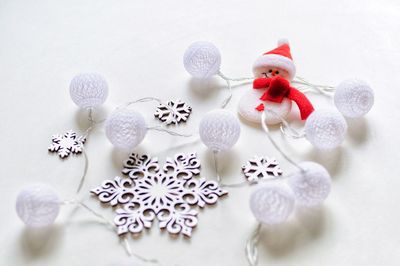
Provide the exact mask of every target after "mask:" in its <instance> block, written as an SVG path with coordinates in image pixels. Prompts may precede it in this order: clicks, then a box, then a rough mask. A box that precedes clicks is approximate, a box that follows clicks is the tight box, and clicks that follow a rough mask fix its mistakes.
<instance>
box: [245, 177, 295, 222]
mask: <svg viewBox="0 0 400 266" xmlns="http://www.w3.org/2000/svg"><path fill="white" fill-rule="evenodd" d="M294 202H295V200H294V195H293V192H292V191H291V190H290V189H289V188H287V187H286V186H285V185H284V184H263V185H258V186H257V188H256V189H255V190H254V191H253V193H252V194H251V197H250V209H251V211H252V212H253V215H254V217H255V218H256V219H257V220H258V221H260V222H262V223H264V224H278V223H282V222H284V221H286V219H287V218H288V217H289V216H290V214H291V213H292V212H293V209H294Z"/></svg>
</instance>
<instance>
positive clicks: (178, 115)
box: [154, 100, 192, 125]
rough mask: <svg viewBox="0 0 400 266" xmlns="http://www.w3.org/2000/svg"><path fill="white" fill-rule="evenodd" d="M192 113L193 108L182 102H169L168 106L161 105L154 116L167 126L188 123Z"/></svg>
mask: <svg viewBox="0 0 400 266" xmlns="http://www.w3.org/2000/svg"><path fill="white" fill-rule="evenodd" d="M191 112H192V107H190V106H189V105H187V104H186V103H185V102H183V101H181V100H176V101H169V102H168V103H167V104H163V103H160V104H159V105H158V106H157V109H156V111H155V113H154V116H155V117H156V118H158V119H159V120H160V121H162V122H163V123H165V124H166V125H170V124H175V125H176V124H179V123H180V122H186V121H187V119H188V118H189V116H190V113H191Z"/></svg>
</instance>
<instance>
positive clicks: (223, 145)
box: [199, 109, 240, 152]
mask: <svg viewBox="0 0 400 266" xmlns="http://www.w3.org/2000/svg"><path fill="white" fill-rule="evenodd" d="M199 134H200V138H201V141H202V142H203V143H204V144H205V145H206V146H207V147H208V148H210V149H211V150H213V151H216V152H219V151H226V150H229V149H230V148H232V146H233V145H235V143H236V142H237V141H238V139H239V136H240V123H239V121H238V119H237V118H236V117H235V116H234V115H233V114H231V113H230V112H228V111H226V110H223V109H217V110H213V111H210V112H208V113H207V114H206V115H205V116H204V117H203V119H202V120H201V121H200V125H199Z"/></svg>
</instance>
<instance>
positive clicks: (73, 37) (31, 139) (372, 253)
mask: <svg viewBox="0 0 400 266" xmlns="http://www.w3.org/2000/svg"><path fill="white" fill-rule="evenodd" d="M399 16H400V5H399V2H398V1H375V2H374V1H296V3H295V1H282V0H281V1H254V2H250V1H207V2H206V1H175V0H174V1H128V0H119V1H104V0H100V1H99V0H96V1H94V0H93V1H78V0H71V1H50V0H49V1H22V0H14V1H11V0H10V1H6V0H1V1H0V88H1V97H0V106H1V112H0V121H1V138H0V147H1V158H0V159H1V160H0V162H1V167H0V177H1V179H0V180H1V181H0V190H1V193H0V197H1V204H0V213H1V224H0V225H1V226H0V240H1V241H0V265H4V266H9V265H40V266H46V265H52V266H53V265H60V266H61V265H68V266H70V265H96V266H97V265H98V266H103V265H104V266H105V265H106V264H107V263H108V262H112V261H116V260H117V259H118V257H121V258H124V257H125V256H126V255H125V252H124V250H123V248H122V246H121V245H120V244H119V242H118V238H117V237H116V235H115V234H114V233H113V232H112V231H110V230H108V229H106V228H105V227H104V226H103V225H101V224H99V223H98V222H96V219H95V218H94V217H92V216H91V215H90V214H88V213H86V212H85V211H84V210H81V209H77V210H74V209H73V208H72V207H63V208H62V214H61V215H60V217H59V218H58V219H57V223H56V226H55V227H54V228H53V229H52V230H51V233H50V234H48V236H47V237H46V238H45V239H43V238H42V239H40V241H36V242H35V241H34V240H35V239H36V238H33V237H32V234H31V233H29V231H27V230H25V229H24V226H23V224H22V223H21V222H20V221H19V219H18V218H17V217H16V214H15V211H14V204H15V203H14V202H15V197H16V194H17V193H18V191H19V189H20V188H21V187H22V186H24V185H26V184H28V183H32V182H39V181H40V182H47V183H50V184H51V185H53V186H54V187H55V188H56V189H57V190H58V191H59V192H60V195H61V197H62V198H64V199H70V198H72V197H73V196H74V191H75V189H76V186H77V183H78V181H79V176H80V174H81V172H82V167H83V157H75V158H69V159H68V160H65V161H61V160H59V159H58V157H57V156H53V155H48V153H47V151H46V149H47V146H48V145H49V143H50V136H51V135H52V134H54V133H61V132H63V131H65V130H67V129H77V130H80V131H83V130H84V129H85V127H86V126H87V124H86V121H85V114H84V113H82V112H80V111H79V110H78V108H77V107H76V106H75V105H74V104H73V102H72V101H71V100H70V98H69V95H68V86H69V82H70V80H71V78H72V77H73V76H74V75H75V74H76V73H79V72H85V71H95V72H99V73H102V74H103V75H104V76H105V77H106V78H107V80H108V82H109V87H110V95H109V98H108V100H107V102H106V105H105V107H104V109H103V110H101V111H100V112H98V113H97V117H98V118H102V117H105V116H106V115H107V114H108V113H109V112H110V111H111V110H113V108H115V106H116V105H118V104H121V103H123V102H125V101H127V99H130V100H134V99H137V98H140V97H144V96H156V97H159V98H162V99H165V100H168V99H174V98H177V97H179V98H182V99H184V100H187V101H188V102H190V104H191V105H192V106H193V109H194V111H193V114H192V116H191V117H190V120H189V122H188V123H187V125H186V126H181V127H179V128H178V129H177V130H180V131H181V132H195V131H196V130H197V124H198V122H199V120H200V119H201V117H202V115H203V114H204V113H205V112H206V111H207V110H210V109H213V108H215V107H217V106H218V105H219V104H220V103H221V101H222V99H223V98H224V96H225V95H226V93H227V91H226V90H224V89H223V88H224V87H223V85H224V83H223V82H221V81H220V80H217V79H216V80H215V81H210V82H209V83H208V85H207V84H206V85H204V84H198V83H196V82H194V81H192V80H191V79H190V77H189V75H188V74H187V73H186V72H185V70H184V69H183V66H182V55H183V52H184V50H185V48H186V47H187V46H188V45H189V44H190V43H192V42H193V41H197V40H209V41H212V42H214V43H215V44H216V45H217V46H218V47H219V48H220V50H221V53H222V71H223V72H224V73H225V74H226V75H229V76H232V77H241V76H249V75H251V65H252V63H253V61H254V60H255V58H256V57H257V56H258V55H259V54H261V53H262V52H265V51H267V50H270V49H272V48H274V47H275V45H276V41H277V39H278V38H280V37H287V38H288V39H289V40H290V42H291V46H292V54H293V57H294V58H295V61H296V64H297V69H298V74H299V75H301V76H303V77H306V78H308V79H309V80H312V81H314V82H318V83H325V84H333V85H335V84H337V83H338V82H340V81H341V80H343V79H344V78H348V77H359V78H361V79H364V80H366V81H367V82H369V83H370V84H371V86H372V87H373V88H374V89H375V92H376V104H375V106H374V108H373V110H372V111H371V112H370V113H369V114H368V115H367V116H366V117H365V119H361V120H357V121H349V134H348V136H347V138H346V141H345V143H344V144H343V145H342V147H341V148H340V149H338V150H336V151H333V152H330V153H325V154H318V153H317V152H316V151H314V150H313V148H312V147H311V145H309V144H308V143H306V141H305V140H295V141H294V140H286V139H284V138H283V137H281V135H280V133H279V131H278V130H275V131H274V137H275V139H277V141H279V143H280V144H281V145H282V147H284V148H285V150H286V151H287V152H288V153H290V154H291V155H292V156H293V157H294V158H296V159H297V160H299V161H300V160H310V159H311V160H316V161H318V162H319V163H321V164H323V165H325V166H326V167H327V168H328V170H329V171H330V173H331V174H332V177H333V190H332V193H331V196H330V197H329V199H328V200H327V201H326V204H325V205H324V206H323V208H321V209H319V210H315V211H313V212H312V213H308V214H303V215H300V216H298V218H297V219H292V221H291V222H289V223H288V224H286V225H283V226H279V227H276V228H271V229H269V228H265V230H264V237H263V241H262V244H260V252H261V258H260V265H275V266H278V265H285V266H290V265H296V266H299V265H303V266H309V265H324V266H329V265H335V266H336V265H399V260H400V226H399V224H400V213H399V207H398V204H399V201H400V193H399V186H400V171H399V153H398V149H399V145H400V142H399V135H400V130H399V118H400V117H399V116H400V112H399V103H398V97H399V96H400V94H399V84H400V75H398V71H399V70H400V63H399V62H400V37H399V36H400V35H399V29H400V17H399ZM250 89H251V86H249V85H247V86H243V87H238V88H236V89H235V94H234V99H233V101H232V102H231V104H230V105H229V107H228V109H229V110H231V111H232V112H234V113H236V106H237V102H238V100H239V98H240V94H242V93H243V92H245V91H246V90H250ZM310 97H311V99H312V101H313V102H314V103H315V106H316V108H321V107H324V106H327V105H330V104H331V102H330V101H329V99H326V98H323V97H321V96H318V95H311V96H310ZM153 107H154V105H153V104H142V105H140V106H137V108H138V109H139V110H140V111H141V112H142V113H143V114H146V117H147V121H148V123H149V124H150V125H154V124H158V122H157V121H155V120H154V119H153V118H152V111H153ZM294 117H295V115H294ZM186 141H187V140H185V139H176V138H174V137H170V136H167V135H165V134H160V133H154V132H152V133H150V134H148V136H147V137H146V139H145V141H144V142H143V143H142V144H141V145H140V147H139V148H138V149H137V151H139V152H146V153H149V154H153V155H157V156H159V157H160V160H162V161H163V160H164V159H165V157H166V156H172V155H173V154H174V153H176V152H177V151H180V152H186V151H187V152H189V151H196V152H198V154H199V156H200V158H201V161H202V166H203V168H202V169H203V170H202V175H203V176H205V177H208V178H214V175H213V168H212V160H211V156H210V155H211V154H210V152H209V151H207V149H206V148H205V146H203V145H202V144H201V143H196V144H191V145H186V146H184V147H182V148H180V149H178V150H172V149H169V148H170V147H173V146H174V145H175V144H176V143H178V142H179V143H184V142H186ZM86 148H87V153H88V156H89V158H90V166H89V173H88V179H87V182H86V184H85V187H84V189H85V191H88V190H89V189H90V188H93V187H94V186H97V185H98V184H99V183H100V182H101V181H102V180H104V179H107V178H111V177H113V176H115V175H117V174H119V171H120V168H121V162H122V160H123V159H124V158H125V156H126V154H121V153H119V152H117V151H115V150H113V149H112V146H111V144H110V143H109V142H108V141H107V139H106V138H105V135H104V130H103V128H102V127H99V128H97V129H96V130H95V132H94V134H93V135H92V138H91V139H90V140H89V141H88V143H87V145H86ZM253 155H270V156H276V157H277V158H278V160H280V161H281V163H282V168H283V169H284V171H285V172H286V173H289V172H290V171H292V170H293V168H292V167H291V166H290V165H289V164H288V163H286V162H285V161H284V160H283V159H282V158H281V156H279V155H278V153H277V152H276V151H275V150H274V149H273V147H272V145H271V144H270V143H269V142H268V139H267V138H266V136H265V135H264V134H263V133H262V131H261V129H260V128H257V127H254V126H251V125H248V124H246V123H244V122H243V121H242V134H241V138H240V140H239V142H238V144H237V145H236V146H235V147H234V149H233V150H231V151H230V152H229V153H226V154H225V155H224V156H223V160H222V162H221V168H222V174H223V176H224V178H225V181H226V182H238V181H241V180H243V177H242V175H241V173H240V166H241V164H242V163H244V162H245V161H246V160H247V159H249V158H250V157H252V156H253ZM249 192H250V188H248V187H245V188H241V189H234V190H231V192H230V195H229V197H227V198H225V199H223V200H221V201H219V203H218V204H217V205H216V206H215V207H212V208H207V209H205V210H204V211H202V212H201V213H200V214H199V224H198V227H197V229H196V230H195V231H194V232H193V237H192V238H191V239H190V240H187V239H183V238H181V237H178V238H176V239H175V238H172V237H170V236H169V235H168V234H167V233H166V232H164V233H160V232H159V230H158V229H157V228H156V226H155V225H153V228H152V230H149V231H147V232H145V233H144V234H142V236H141V237H139V238H137V239H131V241H130V242H131V245H132V247H133V249H134V250H135V251H136V252H137V253H139V254H141V255H143V256H146V257H156V258H158V259H159V260H160V261H161V262H162V265H168V266H172V265H180V266H187V265H191V266H192V265H211V266H214V265H224V266H225V265H229V266H239V265H246V260H245V257H244V245H245V241H246V238H247V237H248V235H249V233H250V232H251V230H252V229H253V227H254V225H255V220H254V218H253V217H252V215H251V213H250V211H249V208H248V197H249ZM82 196H83V197H84V200H85V201H86V202H87V204H88V205H90V206H91V207H93V208H95V209H96V210H98V211H100V212H102V213H103V214H104V215H105V216H107V217H109V218H110V219H111V218H112V217H113V214H112V212H111V209H101V207H100V205H99V203H98V202H97V201H96V200H95V199H93V198H90V196H89V195H88V193H86V194H85V193H84V195H82Z"/></svg>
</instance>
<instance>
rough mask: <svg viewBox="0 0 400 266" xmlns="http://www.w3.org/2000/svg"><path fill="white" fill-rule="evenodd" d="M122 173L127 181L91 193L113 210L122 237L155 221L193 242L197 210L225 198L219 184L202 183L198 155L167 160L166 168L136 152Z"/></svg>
mask: <svg viewBox="0 0 400 266" xmlns="http://www.w3.org/2000/svg"><path fill="white" fill-rule="evenodd" d="M122 173H123V174H124V175H125V177H119V176H117V177H115V178H114V179H113V180H106V181H104V182H103V184H102V185H101V186H100V187H97V188H95V189H93V190H91V193H93V194H94V195H96V196H97V198H98V199H99V200H100V202H102V203H105V204H108V205H110V206H112V207H115V208H114V209H115V212H116V216H115V219H114V223H115V225H116V226H117V228H118V234H119V235H122V234H125V233H129V232H130V233H134V234H135V233H141V232H142V231H143V229H145V228H150V227H151V226H152V224H153V222H154V220H157V221H158V227H159V228H160V229H166V230H167V231H168V232H169V233H171V234H180V233H182V234H183V235H185V236H188V237H190V236H191V233H192V229H193V228H194V227H195V226H196V225H197V214H198V211H197V209H198V208H197V207H200V208H203V207H204V206H205V205H206V204H214V203H216V202H217V200H218V198H219V197H221V196H223V195H225V194H227V192H226V191H224V190H222V189H221V188H220V187H219V186H218V183H217V182H215V181H207V180H206V179H204V178H198V175H199V174H200V161H199V160H198V159H197V156H196V154H195V153H192V154H187V155H186V154H177V155H176V156H175V157H174V158H167V159H166V163H165V164H164V165H163V166H162V167H161V166H160V164H159V163H158V159H157V158H156V157H149V156H147V155H138V154H135V153H132V154H131V155H130V156H129V159H128V160H126V161H125V162H124V168H123V170H122Z"/></svg>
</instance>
